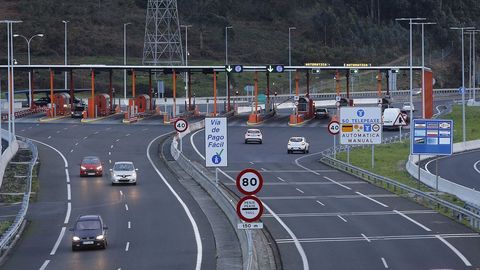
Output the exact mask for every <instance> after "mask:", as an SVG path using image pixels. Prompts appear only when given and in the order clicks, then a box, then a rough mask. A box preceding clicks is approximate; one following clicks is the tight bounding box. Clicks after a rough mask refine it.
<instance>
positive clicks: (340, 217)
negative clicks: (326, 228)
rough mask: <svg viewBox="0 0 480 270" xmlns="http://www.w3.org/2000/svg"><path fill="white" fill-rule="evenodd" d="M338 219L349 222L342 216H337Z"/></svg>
mask: <svg viewBox="0 0 480 270" xmlns="http://www.w3.org/2000/svg"><path fill="white" fill-rule="evenodd" d="M337 217H338V218H339V219H341V220H343V222H347V220H346V219H344V218H343V217H342V216H340V215H337Z"/></svg>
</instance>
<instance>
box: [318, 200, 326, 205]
mask: <svg viewBox="0 0 480 270" xmlns="http://www.w3.org/2000/svg"><path fill="white" fill-rule="evenodd" d="M317 203H318V204H320V205H321V206H325V204H323V203H322V202H320V201H317Z"/></svg>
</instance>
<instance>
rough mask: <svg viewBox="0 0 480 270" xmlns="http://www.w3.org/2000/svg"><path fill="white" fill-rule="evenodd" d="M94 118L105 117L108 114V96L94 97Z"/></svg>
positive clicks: (99, 95)
mask: <svg viewBox="0 0 480 270" xmlns="http://www.w3.org/2000/svg"><path fill="white" fill-rule="evenodd" d="M95 109H96V112H97V113H96V116H107V115H109V114H110V96H109V95H108V94H98V95H96V96H95Z"/></svg>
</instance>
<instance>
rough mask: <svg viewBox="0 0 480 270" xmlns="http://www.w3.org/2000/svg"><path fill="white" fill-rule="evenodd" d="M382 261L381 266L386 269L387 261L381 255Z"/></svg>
mask: <svg viewBox="0 0 480 270" xmlns="http://www.w3.org/2000/svg"><path fill="white" fill-rule="evenodd" d="M382 263H383V266H384V267H385V268H386V269H388V264H387V261H386V260H385V258H383V257H382Z"/></svg>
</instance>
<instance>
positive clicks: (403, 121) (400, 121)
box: [393, 113, 408, 127]
mask: <svg viewBox="0 0 480 270" xmlns="http://www.w3.org/2000/svg"><path fill="white" fill-rule="evenodd" d="M393 125H394V126H397V127H398V126H406V125H408V124H407V117H406V115H404V114H403V113H399V114H398V116H397V119H395V121H394V122H393Z"/></svg>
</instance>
